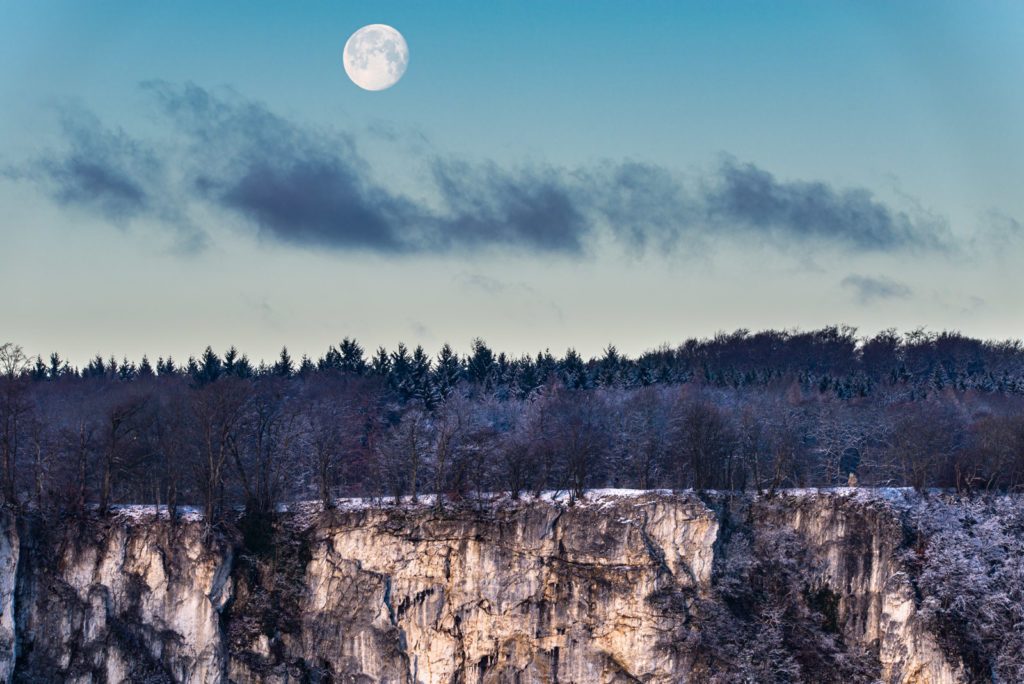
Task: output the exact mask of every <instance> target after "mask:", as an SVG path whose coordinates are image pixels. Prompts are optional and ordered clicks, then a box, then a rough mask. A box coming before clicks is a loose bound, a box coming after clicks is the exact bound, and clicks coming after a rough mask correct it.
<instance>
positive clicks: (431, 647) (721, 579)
mask: <svg viewBox="0 0 1024 684" xmlns="http://www.w3.org/2000/svg"><path fill="white" fill-rule="evenodd" d="M724 510H725V502H724V501H716V500H715V499H714V498H709V499H707V502H705V501H703V500H701V499H699V498H697V497H695V496H692V495H670V494H659V493H647V494H637V495H630V496H619V495H599V496H593V495H592V496H591V497H588V500H587V501H585V502H583V503H581V504H577V505H575V506H568V505H566V504H565V503H557V502H550V501H536V502H529V503H517V504H512V503H505V504H503V505H500V506H492V507H490V508H488V509H487V510H485V511H482V512H481V511H479V510H476V509H473V508H469V507H466V508H459V509H451V508H449V509H441V510H435V509H433V508H430V507H426V506H421V507H417V508H412V509H408V510H400V509H395V508H390V507H364V508H352V509H350V510H342V511H334V512H332V513H330V514H324V515H316V516H309V517H308V518H305V519H304V518H303V517H302V516H301V515H297V514H296V515H292V516H290V517H289V518H288V519H287V520H284V521H282V524H281V526H280V529H279V533H278V536H277V538H276V541H275V544H274V545H273V546H272V547H271V548H269V549H264V550H262V551H261V552H260V553H255V552H253V551H247V550H245V549H244V548H243V547H242V546H241V544H240V543H236V544H228V543H227V542H225V541H223V540H221V539H218V538H211V537H208V536H207V535H204V528H203V525H202V524H201V523H198V522H193V523H187V524H183V525H179V526H177V527H173V526H170V525H169V524H168V523H167V522H166V521H159V520H156V519H153V518H149V519H148V520H147V519H141V518H140V519H137V520H135V519H130V518H127V517H114V518H112V519H111V520H109V521H106V522H103V521H90V522H89V523H76V524H67V525H66V526H63V527H62V526H56V527H54V526H42V525H41V524H39V523H38V522H32V521H30V520H28V519H26V520H22V521H20V522H19V521H17V520H15V518H14V517H12V516H11V515H10V514H8V513H6V512H0V677H3V679H4V681H76V682H140V681H175V682H219V681H233V682H239V683H242V682H297V681H322V682H327V681H332V682H367V683H369V682H403V683H404V682H425V683H426V682H430V683H441V682H445V683H448V682H463V683H466V684H470V683H477V682H480V683H492V682H493V683H497V682H524V683H525V682H578V683H583V682H609V683H610V682H685V681H744V679H743V677H742V676H741V674H740V670H737V669H735V668H737V667H739V666H738V665H735V664H734V663H733V664H730V663H729V662H726V659H723V658H719V657H717V656H716V653H715V652H713V651H714V650H715V647H713V645H714V644H715V643H724V641H728V640H730V639H731V640H732V641H733V642H734V645H735V646H736V648H737V649H738V650H739V651H740V652H742V651H743V650H745V649H746V645H745V644H744V643H741V642H740V643H736V640H737V638H738V637H735V638H734V637H733V636H731V633H729V634H725V635H722V634H712V633H711V630H713V629H719V627H716V626H714V625H711V623H710V622H707V621H706V620H705V617H704V616H707V615H709V614H712V613H714V614H717V615H722V616H726V617H727V620H726V618H721V620H720V621H719V623H716V624H719V625H721V624H726V622H728V621H732V622H728V624H733V623H736V624H740V623H743V621H744V620H746V619H747V618H746V617H745V616H744V612H743V611H744V610H746V609H748V608H749V606H747V608H743V607H742V606H740V604H738V603H736V602H735V601H732V599H730V598H729V596H730V595H729V594H728V592H727V591H726V590H725V589H724V588H723V587H726V586H728V585H729V583H730V580H729V577H728V576H727V573H729V572H731V570H729V568H732V567H739V566H742V567H746V568H749V567H753V566H752V565H751V564H750V563H748V562H747V560H746V559H745V558H743V557H740V556H739V554H740V551H738V550H737V549H739V548H740V547H739V545H738V544H737V543H735V542H733V543H728V541H727V532H728V529H726V528H729V529H733V530H742V531H744V534H746V533H749V534H751V535H756V534H758V533H759V531H764V532H769V531H770V532H771V533H772V534H776V533H779V531H782V532H784V533H785V534H786V535H788V536H787V539H790V540H795V541H793V543H794V544H796V545H797V546H799V548H800V549H801V551H800V554H801V555H800V559H802V560H801V561H800V563H798V564H797V565H795V566H793V565H792V564H791V566H792V571H793V572H794V573H796V575H794V576H796V577H799V582H800V583H801V584H800V587H803V591H802V593H801V591H800V590H797V591H794V592H789V593H787V594H786V596H784V597H778V596H761V597H760V598H758V599H757V600H764V601H767V602H771V603H772V605H778V606H781V608H779V611H783V612H784V610H783V609H785V610H789V613H786V614H791V615H803V616H804V617H805V618H806V620H805V621H806V622H807V624H808V625H811V624H813V625H814V629H818V627H817V625H818V624H819V622H821V624H825V627H823V628H822V629H823V630H824V631H822V632H821V634H822V637H823V638H825V639H828V640H830V643H834V644H835V645H834V647H830V648H833V649H834V650H835V649H838V650H837V651H836V652H838V653H840V657H842V658H845V657H846V656H845V655H843V654H849V655H850V657H855V656H856V657H861V658H863V659H866V661H870V662H873V663H874V665H873V666H871V667H873V668H874V670H873V672H874V674H872V675H871V676H865V679H864V681H871V680H872V679H875V678H876V677H877V678H880V679H881V680H882V681H885V682H908V683H909V682H922V683H923V682H932V683H940V682H965V681H970V680H973V679H976V678H977V677H976V675H971V676H968V674H966V673H965V671H964V668H963V666H962V665H961V664H960V662H959V660H958V658H957V657H956V656H955V655H950V654H947V653H944V652H943V651H942V649H940V648H939V647H938V645H937V644H938V642H937V641H936V639H935V638H934V636H933V635H932V634H931V633H930V632H929V631H928V626H927V624H925V621H923V620H921V619H919V616H918V608H917V607H918V605H919V603H920V597H918V596H916V594H915V585H914V582H913V577H912V572H911V569H910V568H909V566H908V565H907V564H906V562H905V560H904V558H903V556H904V555H905V552H907V550H908V548H909V545H910V544H912V540H909V538H908V535H907V532H906V530H905V529H904V525H903V523H902V522H901V518H900V513H899V511H898V510H897V509H896V508H894V507H893V506H890V505H888V504H886V503H885V502H884V501H881V500H866V499H859V498H856V497H853V496H852V495H850V494H845V495H844V494H822V495H810V494H804V495H783V496H782V497H776V498H775V499H773V500H771V501H762V500H754V501H746V502H743V503H742V505H741V506H739V507H738V508H737V507H735V504H734V506H733V508H731V509H730V510H731V511H732V512H731V513H729V514H728V515H726V514H725V513H723V511H724ZM737 511H738V512H737ZM769 548H770V545H769ZM744 553H746V552H744ZM730 554H731V555H730ZM750 572H752V573H753V572H755V571H754V570H751V571H750ZM755 574H756V573H755ZM744 576H745V575H744ZM751 576H753V575H751ZM767 579H769V580H770V579H771V578H767ZM765 586H771V584H770V583H768V584H766V585H765ZM821 597H825V598H826V599H827V598H829V597H835V600H834V601H829V600H825V601H824V602H822V600H819V599H821ZM805 599H806V604H807V605H803V604H802V602H804V601H805ZM786 601H788V602H790V604H793V605H792V606H790V608H792V610H790V608H786V606H787V605H790V604H787V603H785V602H786ZM794 602H795V603H794ZM796 604H801V605H796ZM808 606H810V607H808ZM822 606H824V607H822ZM797 609H799V610H797ZM709 611H710V612H709ZM779 611H776V612H771V611H769V614H770V615H776V613H778V614H780V615H781V614H783V612H779ZM794 611H795V612H794ZM794 619H796V618H794ZM722 620H726V622H722ZM760 624H761V623H758V624H757V625H755V627H756V629H753V630H752V631H749V632H746V633H748V634H756V633H758V630H759V629H760ZM766 624H767V623H766ZM830 625H831V627H830ZM826 632H827V633H828V634H826ZM736 633H737V634H741V633H744V632H736ZM716 639H718V640H719V641H718V642H716V641H715V640H716ZM723 640H724V641H723ZM811 648H813V644H812V645H811ZM844 649H845V650H844ZM783 655H785V654H783ZM786 657H787V658H788V657H789V656H786ZM790 660H792V662H795V663H797V664H798V665H799V662H798V661H800V658H799V657H798V656H797V657H796V659H795V660H793V659H792V658H790ZM794 667H795V666H794ZM730 668H733V669H730ZM802 672H803V674H797V675H795V678H796V679H803V680H804V681H826V680H828V679H829V675H828V673H827V672H826V673H825V674H821V673H820V672H819V673H817V674H815V673H814V672H812V671H809V670H806V669H805V670H803V671H802ZM793 678H794V676H793V675H786V676H783V675H780V676H779V677H778V680H779V681H791V680H792V679H793ZM855 678H856V677H855ZM832 679H833V680H834V677H832Z"/></svg>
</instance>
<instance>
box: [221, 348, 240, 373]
mask: <svg viewBox="0 0 1024 684" xmlns="http://www.w3.org/2000/svg"><path fill="white" fill-rule="evenodd" d="M223 370H224V375H237V373H238V350H237V349H235V345H231V346H230V347H229V348H228V350H227V351H226V352H224V364H223Z"/></svg>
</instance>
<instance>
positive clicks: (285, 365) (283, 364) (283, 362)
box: [271, 347, 295, 378]
mask: <svg viewBox="0 0 1024 684" xmlns="http://www.w3.org/2000/svg"><path fill="white" fill-rule="evenodd" d="M271 372H272V373H273V374H274V375H279V376H281V377H282V378H287V377H288V376H290V375H291V374H292V373H294V372H295V363H294V362H293V361H292V357H291V356H289V355H288V347H281V355H280V356H279V357H278V358H277V363H275V364H274V367H273V369H272V370H271Z"/></svg>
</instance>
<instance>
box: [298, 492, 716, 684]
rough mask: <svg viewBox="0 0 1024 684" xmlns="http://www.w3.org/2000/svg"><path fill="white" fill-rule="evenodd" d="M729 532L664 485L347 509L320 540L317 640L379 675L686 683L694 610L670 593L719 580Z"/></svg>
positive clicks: (310, 578)
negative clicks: (668, 601) (566, 502)
mask: <svg viewBox="0 0 1024 684" xmlns="http://www.w3.org/2000/svg"><path fill="white" fill-rule="evenodd" d="M717 531H718V524H717V522H716V519H715V516H714V515H713V513H712V512H711V511H710V510H709V509H708V508H706V507H705V506H704V505H703V504H701V503H700V502H699V501H696V500H686V499H684V500H679V499H669V498H664V497H657V496H652V497H641V498H638V499H631V500H617V501H616V500H612V501H609V502H607V503H605V504H603V505H585V506H574V507H569V508H567V507H564V506H561V505H552V504H547V503H540V504H527V505H520V506H515V507H509V508H506V509H504V510H501V511H500V512H499V513H497V514H496V515H493V516H491V515H488V516H480V515H475V514H473V513H472V512H463V513H460V514H457V515H453V514H450V513H444V512H431V511H425V512H422V513H419V514H416V515H413V516H410V517H407V518H404V519H403V518H401V517H399V516H395V515H394V514H392V513H388V512H386V511H360V512H351V513H344V514H341V515H339V516H338V517H337V518H335V520H334V521H332V522H331V523H330V524H329V525H326V526H324V527H323V528H322V529H319V530H318V531H317V534H316V536H315V540H314V542H313V544H312V549H311V555H312V558H311V560H310V563H309V565H308V566H307V569H306V574H305V584H306V586H307V587H308V588H309V591H310V595H309V599H308V603H307V605H306V609H305V612H306V616H305V617H304V620H303V630H302V639H301V643H302V651H303V652H304V653H306V654H308V656H307V659H310V658H311V659H312V660H314V661H316V662H323V663H327V664H329V665H330V669H331V670H332V671H333V672H337V673H343V674H345V675H352V676H355V675H357V674H360V675H368V676H369V677H370V678H371V679H372V680H374V681H405V678H406V677H408V678H409V680H411V681H420V682H431V683H434V682H452V681H464V682H482V681H537V682H545V681H556V680H557V681H563V682H585V681H594V682H598V681H623V682H625V681H633V679H635V678H643V679H645V680H649V681H675V680H677V679H678V673H679V672H685V671H686V670H687V663H686V662H685V659H684V658H681V656H680V654H679V653H677V652H676V649H674V648H673V644H672V643H671V642H670V641H669V640H668V639H667V637H670V636H671V635H672V634H674V633H676V632H677V631H679V630H684V629H685V623H686V613H685V610H683V611H674V612H671V611H670V612H666V611H665V609H664V606H663V605H662V604H661V603H659V601H658V600H656V599H657V598H658V597H659V596H671V595H673V594H676V593H678V592H681V591H684V590H685V591H688V592H691V593H692V594H695V593H696V592H698V591H700V590H701V588H702V587H707V585H708V583H709V581H710V578H711V569H712V560H713V544H714V541H715V539H716V535H717ZM339 598H340V599H341V600H339ZM681 600H686V599H685V598H684V599H681ZM631 678H633V679H631Z"/></svg>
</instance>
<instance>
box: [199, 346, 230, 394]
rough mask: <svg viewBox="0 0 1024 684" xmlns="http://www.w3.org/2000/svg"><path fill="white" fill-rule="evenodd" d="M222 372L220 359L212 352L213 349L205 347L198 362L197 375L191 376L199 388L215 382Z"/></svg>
mask: <svg viewBox="0 0 1024 684" xmlns="http://www.w3.org/2000/svg"><path fill="white" fill-rule="evenodd" d="M222 372H223V364H222V363H221V360H220V357H218V356H217V354H216V353H214V351H213V347H209V346H208V347H207V348H206V351H204V352H203V356H202V358H201V359H200V360H199V374H198V375H193V376H192V377H194V378H195V380H196V383H197V384H198V385H199V386H203V385H208V384H210V383H211V382H216V381H217V379H218V378H220V376H221V374H222Z"/></svg>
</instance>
